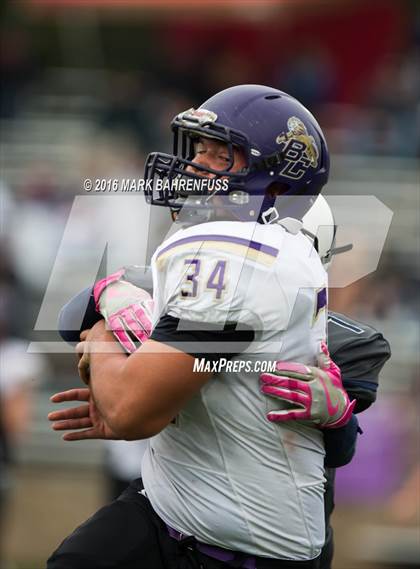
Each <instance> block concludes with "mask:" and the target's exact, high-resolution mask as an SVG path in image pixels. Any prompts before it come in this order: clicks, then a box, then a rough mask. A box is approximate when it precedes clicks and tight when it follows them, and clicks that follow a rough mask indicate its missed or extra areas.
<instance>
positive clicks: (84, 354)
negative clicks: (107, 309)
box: [75, 320, 114, 385]
mask: <svg viewBox="0 0 420 569" xmlns="http://www.w3.org/2000/svg"><path fill="white" fill-rule="evenodd" d="M80 340H81V341H80V342H79V343H78V344H77V346H76V348H75V350H76V354H77V356H78V358H79V362H78V365H77V369H78V372H79V377H80V379H81V380H82V381H83V383H86V385H89V381H90V354H91V351H92V350H96V351H101V350H104V351H105V350H106V348H107V344H106V343H105V342H110V341H112V342H113V341H114V339H113V337H112V336H110V334H109V332H108V331H107V329H106V326H105V322H104V320H100V321H99V322H96V324H95V325H94V326H93V327H92V328H90V330H83V332H82V333H81V334H80ZM111 348H112V347H111Z"/></svg>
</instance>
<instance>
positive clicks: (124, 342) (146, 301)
mask: <svg viewBox="0 0 420 569" xmlns="http://www.w3.org/2000/svg"><path fill="white" fill-rule="evenodd" d="M124 273H125V269H120V270H119V271H117V272H116V273H113V274H112V275H109V276H108V277H106V278H104V279H102V280H100V281H98V282H97V283H96V284H95V286H94V287H93V296H94V298H95V303H96V310H97V311H98V312H99V313H100V314H102V316H103V317H104V318H105V320H106V322H107V323H108V325H109V327H110V329H111V330H112V332H113V334H114V336H115V337H116V338H117V340H118V341H119V343H120V344H121V346H122V347H123V348H124V349H125V350H126V352H128V353H129V354H131V353H133V352H135V351H136V349H137V347H138V346H136V344H135V342H140V344H143V343H144V342H145V341H146V340H147V339H148V337H149V336H150V334H151V331H152V314H153V299H152V297H151V296H150V294H149V293H148V292H146V291H145V290H143V289H142V288H139V287H136V286H134V285H133V284H131V283H129V282H127V281H125V280H124V279H123V277H124Z"/></svg>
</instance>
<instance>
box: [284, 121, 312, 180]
mask: <svg viewBox="0 0 420 569" xmlns="http://www.w3.org/2000/svg"><path fill="white" fill-rule="evenodd" d="M287 127H288V129H289V130H288V131H287V132H286V133H284V132H282V133H281V134H279V135H278V137H277V138H276V142H277V144H282V145H284V146H283V150H284V157H285V160H286V165H285V167H284V168H283V170H282V172H281V173H282V174H283V175H284V176H287V177H289V178H293V179H294V180H299V178H301V177H302V176H303V175H304V174H305V172H306V170H307V169H308V168H309V167H310V166H311V167H312V168H317V167H318V159H319V152H318V148H317V146H316V143H315V139H314V137H313V136H311V135H310V134H308V131H307V129H306V126H305V125H304V124H303V122H302V121H301V120H300V119H299V118H298V117H290V118H289V119H288V121H287Z"/></svg>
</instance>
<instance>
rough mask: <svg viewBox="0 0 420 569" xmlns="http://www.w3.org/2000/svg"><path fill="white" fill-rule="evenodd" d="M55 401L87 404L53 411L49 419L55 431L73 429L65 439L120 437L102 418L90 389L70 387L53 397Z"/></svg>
mask: <svg viewBox="0 0 420 569" xmlns="http://www.w3.org/2000/svg"><path fill="white" fill-rule="evenodd" d="M51 401H52V402H53V403H63V402H66V401H85V402H86V404H84V405H78V406H77V407H71V408H69V409H61V410H60V411H52V412H51V413H49V414H48V420H49V421H51V422H52V428H53V429H54V431H72V432H70V433H66V434H65V435H64V436H63V439H64V440H65V441H81V440H86V439H119V438H120V437H117V436H116V435H115V433H114V432H113V431H112V430H111V429H110V428H109V427H108V425H107V424H106V423H105V421H104V419H103V418H102V416H101V414H100V412H99V410H98V408H97V406H96V404H95V401H94V400H93V397H92V395H91V392H90V389H88V388H86V387H85V388H81V389H69V390H68V391H61V392H60V393H56V394H55V395H53V396H52V397H51Z"/></svg>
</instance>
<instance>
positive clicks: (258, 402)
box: [142, 221, 327, 560]
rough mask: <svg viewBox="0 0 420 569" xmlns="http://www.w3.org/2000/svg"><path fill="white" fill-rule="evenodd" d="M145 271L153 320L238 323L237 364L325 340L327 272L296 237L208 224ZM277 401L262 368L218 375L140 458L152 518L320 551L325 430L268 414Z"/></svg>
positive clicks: (266, 547) (284, 552)
mask: <svg viewBox="0 0 420 569" xmlns="http://www.w3.org/2000/svg"><path fill="white" fill-rule="evenodd" d="M152 267H153V281H154V283H153V284H154V298H155V301H156V313H155V318H156V320H158V319H159V317H160V316H161V315H163V314H169V315H171V316H174V317H177V318H180V319H182V320H184V321H185V320H187V321H193V322H195V323H202V324H203V327H204V326H205V324H206V323H211V324H218V325H220V327H221V329H222V328H223V325H224V324H225V323H226V322H230V323H231V322H236V323H238V324H245V325H247V326H250V327H251V328H252V329H253V330H254V331H255V336H254V341H253V342H252V343H251V344H250V345H249V346H248V348H247V349H246V350H245V351H244V352H243V353H241V354H240V355H238V356H234V358H233V361H236V360H247V361H250V362H255V361H257V360H262V359H264V360H269V361H276V360H288V361H299V362H302V363H306V364H310V365H313V364H316V358H317V354H318V352H319V348H320V343H321V341H322V340H325V338H326V286H327V277H326V273H325V271H324V269H323V267H322V265H321V262H320V260H319V257H318V255H317V253H316V251H314V250H313V246H312V243H311V242H310V240H308V239H307V238H306V237H305V236H304V235H303V234H301V233H297V234H293V233H291V232H289V231H287V230H286V229H285V228H284V227H283V226H282V225H279V224H276V225H261V224H257V223H242V222H233V221H232V222H228V221H226V222H225V221H223V222H211V223H204V224H201V225H197V226H194V227H189V228H186V229H182V230H180V231H178V232H177V233H176V234H174V235H173V236H172V237H171V238H169V239H168V240H166V241H165V242H164V243H163V244H162V245H161V246H160V247H159V248H158V249H157V251H156V253H155V254H154V256H153V260H152ZM210 348H211V345H210ZM185 351H188V350H185ZM204 351H205V348H204V347H202V348H200V349H199V350H197V352H204ZM193 352H195V351H193ZM280 407H281V403H280V402H279V401H274V400H270V399H269V398H268V397H266V396H264V395H262V394H261V393H260V390H259V373H258V372H256V371H255V372H249V371H242V372H239V373H227V372H225V371H222V372H221V373H217V374H215V375H214V376H213V377H212V378H211V379H210V380H209V381H208V382H207V384H206V385H205V386H204V387H202V388H201V390H200V392H199V393H197V395H195V396H194V397H193V398H192V399H191V400H190V401H189V403H188V404H187V405H186V406H185V408H184V409H183V410H182V411H181V412H180V414H179V416H178V417H177V420H176V422H175V423H174V424H170V425H168V426H167V427H166V428H165V429H164V430H163V431H162V432H161V433H159V434H158V435H157V436H155V437H153V438H152V439H151V444H150V446H149V449H148V451H147V452H146V454H145V457H144V460H143V465H142V474H143V480H144V485H145V488H146V492H147V495H148V497H149V498H150V500H151V503H152V505H153V507H154V509H155V510H156V512H157V513H158V514H159V516H160V517H161V518H162V519H163V520H164V521H165V522H166V523H167V524H168V525H170V526H171V527H173V528H175V529H177V530H178V531H180V532H182V533H184V534H186V535H194V536H195V537H196V538H197V540H199V541H202V542H204V543H208V544H212V545H217V546H219V547H223V548H226V549H230V550H235V551H242V552H246V553H249V554H254V555H258V556H262V557H273V558H279V559H294V560H305V559H312V558H314V557H316V556H318V555H319V553H320V550H321V547H322V545H323V543H324V501H323V485H324V455H325V451H324V445H323V435H322V432H321V431H320V430H318V429H316V428H313V427H311V426H308V425H305V424H301V423H296V422H288V423H278V424H274V423H270V422H269V421H267V419H266V413H267V412H268V411H269V410H272V409H279V408H280Z"/></svg>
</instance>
